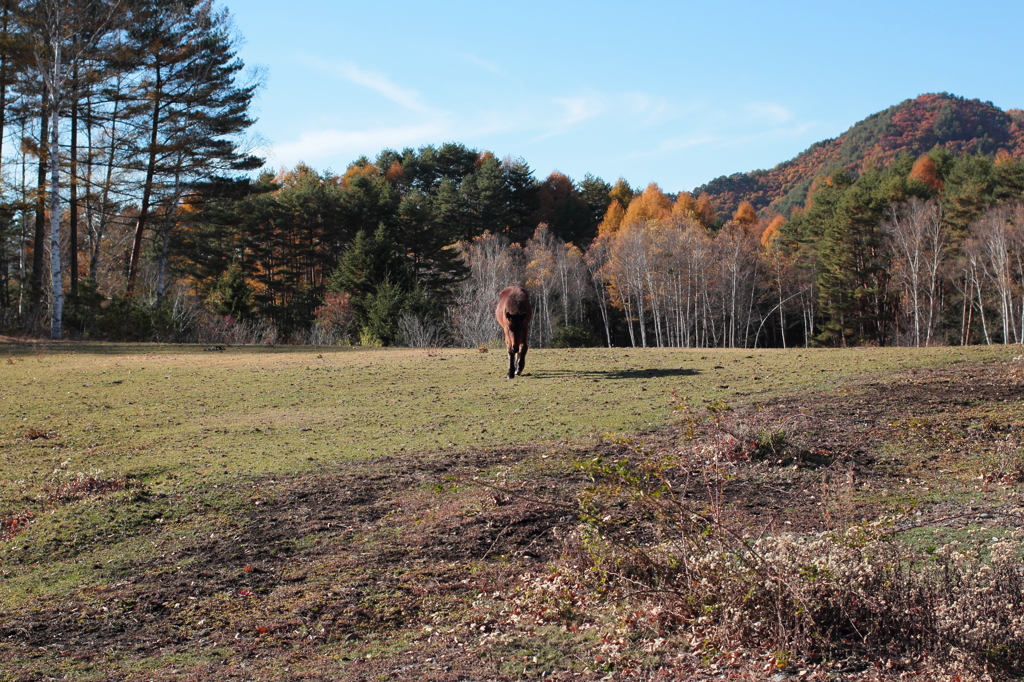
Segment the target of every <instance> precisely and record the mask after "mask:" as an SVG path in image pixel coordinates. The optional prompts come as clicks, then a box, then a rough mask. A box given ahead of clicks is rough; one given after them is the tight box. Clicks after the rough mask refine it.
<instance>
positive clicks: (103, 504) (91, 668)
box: [0, 342, 1021, 680]
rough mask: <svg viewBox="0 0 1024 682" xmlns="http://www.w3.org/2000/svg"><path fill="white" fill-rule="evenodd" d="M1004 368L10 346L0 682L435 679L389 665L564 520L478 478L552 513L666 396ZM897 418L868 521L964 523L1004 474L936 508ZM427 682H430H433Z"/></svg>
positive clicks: (962, 476) (941, 356) (1, 498)
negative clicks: (522, 483) (918, 515)
mask: <svg viewBox="0 0 1024 682" xmlns="http://www.w3.org/2000/svg"><path fill="white" fill-rule="evenodd" d="M1019 355H1020V353H1019V349H1017V348H1014V347H1001V346H1000V347H972V348H934V349H888V348H886V349H849V350H824V349H812V350H808V349H790V350H757V351H750V350H679V349H577V350H546V349H540V350H532V351H530V354H529V357H528V363H527V371H526V375H525V376H523V377H520V378H517V379H515V380H512V381H509V380H507V379H505V378H504V372H505V367H506V365H505V357H504V353H502V352H500V351H493V350H491V351H490V352H480V351H478V350H455V349H441V350H436V349H431V350H409V349H357V348H287V347H285V348H228V349H227V350H225V351H208V350H204V349H202V348H199V347H178V346H160V345H109V344H64V343H61V344H45V343H43V344H19V343H13V342H9V343H0V520H2V522H3V524H4V525H3V527H2V529H0V636H2V638H0V680H29V679H43V678H45V677H47V676H57V677H59V676H62V675H72V676H74V677H77V678H80V679H125V678H127V677H129V676H130V675H135V676H136V678H138V679H181V676H182V675H185V674H188V675H193V676H194V678H195V679H222V678H227V677H231V676H233V675H238V676H242V677H247V678H251V679H268V680H269V679H288V680H290V679H320V678H318V677H316V676H315V675H314V674H313V672H312V671H313V670H330V671H331V672H330V673H329V674H328V673H324V677H323V679H336V678H337V677H338V676H340V677H343V678H347V679H405V678H404V677H403V676H402V674H399V673H396V672H394V671H396V670H399V671H400V670H406V672H407V673H408V677H409V679H424V677H422V675H423V673H422V671H423V670H425V669H427V668H424V667H423V666H425V665H426V663H424V662H423V661H425V660H426V659H423V661H421V663H420V665H419V666H418V667H417V670H418V671H419V672H417V673H416V674H413V672H409V670H407V669H406V668H403V667H402V666H401V665H399V663H398V662H396V661H399V660H400V659H401V658H402V656H404V655H406V649H407V648H408V647H409V646H411V642H414V641H417V642H419V641H421V640H422V641H433V640H431V637H430V633H431V632H432V630H431V628H434V627H441V626H442V625H445V624H447V625H451V623H459V624H460V627H461V626H462V625H466V623H465V621H466V619H467V618H470V616H467V615H466V614H472V613H475V611H474V610H473V609H478V608H480V606H479V603H478V602H479V601H480V595H482V594H484V592H483V591H482V589H483V588H481V587H480V586H479V585H478V583H479V584H481V585H482V584H484V583H486V584H488V585H490V586H491V587H493V588H494V590H495V593H497V592H499V591H501V590H505V589H512V587H510V584H509V581H513V578H512V577H510V576H521V575H522V574H523V572H524V571H526V572H529V571H532V570H536V569H534V568H530V566H532V565H533V564H532V563H530V562H531V561H533V562H534V563H536V561H541V563H543V562H542V560H545V561H546V560H547V559H548V558H550V556H551V555H550V554H545V553H544V552H542V551H541V550H540V549H538V548H536V547H535V548H534V549H533V550H529V549H523V547H527V548H528V547H530V546H531V545H530V543H531V542H534V540H529V541H527V539H526V538H527V535H522V537H521V538H519V539H518V540H517V539H516V538H517V537H518V536H516V532H517V531H516V529H517V528H519V527H520V526H522V527H523V528H524V529H525V528H526V527H527V526H529V523H531V521H530V520H531V519H533V521H537V519H542V520H543V519H548V518H549V517H551V518H554V517H553V516H551V514H553V513H554V512H549V511H538V510H537V509H535V508H534V507H529V505H525V506H524V505H521V504H520V503H519V502H516V503H506V502H503V501H501V500H499V499H498V498H495V497H494V495H493V493H491V492H488V491H487V490H486V489H483V488H473V487H472V486H468V487H467V486H466V485H465V483H464V482H465V481H466V480H468V479H469V478H471V477H472V476H474V475H486V476H491V477H492V478H496V477H498V476H504V477H505V478H506V479H507V478H508V477H510V476H511V477H513V478H516V479H517V480H527V479H529V480H530V481H531V483H530V485H532V486H534V487H535V488H536V491H535V492H537V493H538V494H543V493H544V491H545V490H548V491H553V490H555V489H557V488H558V486H559V485H561V483H560V482H561V481H563V480H568V479H570V478H571V477H572V476H573V475H574V474H572V473H571V472H572V467H571V463H572V461H574V460H577V459H579V458H581V457H584V456H586V454H587V452H589V451H590V450H591V449H594V448H599V447H600V443H601V441H602V438H603V437H604V436H605V435H607V434H610V433H618V434H636V433H641V432H646V433H651V434H657V433H660V432H661V430H663V429H664V428H665V427H666V426H667V425H669V424H671V422H672V421H673V419H674V415H673V405H674V404H676V403H675V402H674V396H675V397H677V398H678V399H679V400H682V401H684V402H687V403H691V404H701V403H702V402H703V401H713V400H721V401H724V402H726V403H728V404H730V405H736V406H747V407H748V408H749V407H750V406H758V405H767V404H770V403H772V402H773V401H775V402H779V401H782V402H783V403H786V404H787V405H796V404H797V403H799V401H800V400H802V399H803V400H808V401H809V402H808V405H809V407H811V408H816V409H821V408H822V407H824V406H827V403H828V401H829V400H831V399H832V397H835V398H836V399H837V400H839V396H843V395H852V394H858V392H862V391H863V387H864V386H866V385H869V384H870V385H876V386H877V385H880V384H881V385H884V384H886V382H890V381H895V379H893V378H894V377H903V379H900V381H903V380H905V379H906V378H907V377H913V376H915V373H917V372H922V373H927V372H929V371H933V370H937V369H941V370H942V371H946V370H949V369H950V368H955V367H965V368H973V367H984V366H990V365H994V364H995V363H1007V362H1011V361H1013V359H1014V358H1015V357H1017V356H1019ZM954 390H955V389H954ZM940 394H941V391H940ZM879 395H882V396H884V395H885V393H884V391H883V392H882V393H880V394H879ZM929 395H931V394H929ZM786 401H789V402H786ZM993 401H994V402H993ZM1006 401H1007V398H1005V397H1003V398H992V399H991V401H979V402H977V404H967V403H964V405H963V406H962V410H967V411H969V412H970V413H969V414H967V412H964V413H963V414H961V415H960V416H961V417H962V418H963V420H966V421H964V422H963V424H964V426H963V428H964V429H969V428H974V427H973V426H971V425H972V424H985V423H989V422H992V421H993V420H995V421H996V422H1000V423H1008V424H1011V426H1012V424H1014V423H1016V422H1015V420H1017V421H1019V416H1015V415H1019V414H1020V408H1021V401H1020V400H1017V399H1011V400H1010V401H1009V402H1006ZM875 402H878V401H875ZM870 403H871V400H867V401H866V404H865V405H864V406H861V407H858V408H856V410H852V411H851V414H854V413H859V411H864V410H866V409H869V408H870V407H871V404H870ZM780 404H782V403H780ZM894 404H895V403H894ZM919 408H921V409H919ZM758 409H760V408H758ZM794 409H795V408H794ZM890 411H891V412H892V413H891V414H887V415H886V420H885V425H886V428H887V429H889V431H887V433H888V436H887V437H886V438H887V439H888V440H886V441H885V442H881V441H880V442H879V443H877V444H876V445H874V446H872V447H873V448H874V454H873V456H875V457H877V459H878V463H879V464H878V466H879V468H880V469H879V470H882V469H884V468H885V467H889V468H890V469H891V471H892V472H895V473H894V474H893V477H890V478H892V480H888V479H887V480H888V482H886V483H885V484H884V485H881V484H879V485H877V486H875V487H874V488H872V489H870V490H868V489H865V490H864V491H863V492H861V493H858V494H859V495H860V498H861V500H862V501H864V500H867V501H869V502H870V503H871V504H877V505H879V506H880V507H881V506H885V505H887V504H889V503H892V504H896V503H899V504H903V505H906V504H919V503H921V501H923V500H929V499H931V500H932V501H933V502H942V499H944V496H947V497H949V498H950V499H953V497H955V496H957V495H958V496H959V497H956V499H968V498H969V495H970V494H971V493H972V491H973V490H974V486H973V484H970V485H969V484H968V483H967V482H966V481H967V479H971V480H973V479H974V478H975V477H976V476H978V475H979V472H981V475H982V476H984V475H985V474H984V472H983V471H982V470H983V469H984V467H986V466H989V465H993V466H995V465H997V464H998V463H995V464H993V463H992V462H990V461H988V460H985V459H984V458H981V456H980V455H979V459H976V460H965V459H961V460H958V461H950V462H947V464H946V468H944V469H943V470H942V475H943V476H946V475H947V472H949V474H948V476H947V478H949V477H955V479H956V480H957V481H960V482H961V483H962V485H960V484H958V485H960V488H958V489H957V490H958V492H957V491H952V489H950V490H949V491H947V492H946V493H941V492H936V490H937V488H936V483H935V481H934V480H933V479H935V477H936V476H938V473H937V472H938V469H937V468H936V466H935V462H936V461H940V460H938V459H936V458H939V456H940V455H938V454H935V452H944V451H945V450H943V448H945V447H946V445H942V444H939V445H937V444H936V443H937V442H938V441H937V440H936V438H938V437H939V436H938V435H937V434H939V433H940V431H941V429H946V431H941V433H942V434H946V435H948V433H947V432H948V431H949V429H947V427H946V426H945V422H942V423H941V424H940V422H939V421H937V420H936V419H935V418H933V417H928V416H927V415H925V414H924V413H925V412H927V409H923V406H921V405H915V404H905V405H903V409H899V410H897V409H896V408H895V407H893V408H891V410H890ZM965 415H966V416H965ZM851 419H852V418H851ZM986 420H988V422H986ZM819 421H820V420H819ZM853 421H855V420H852V421H851V423H853ZM876 421H877V420H876ZM822 426H823V424H821V423H818V424H817V428H819V429H821V428H822ZM940 426H941V428H940ZM950 428H951V427H950ZM958 428H959V427H958ZM978 428H981V427H978ZM1008 428H1010V427H1008ZM823 431H827V428H826V429H823ZM949 433H951V432H949ZM958 433H959V432H958ZM964 433H965V434H966V435H958V436H956V437H957V438H960V441H958V442H961V445H963V443H969V442H970V434H969V433H968V432H967V431H965V432H964ZM822 437H823V438H827V434H824V435H823V436H822ZM942 437H946V436H942ZM950 438H952V436H950ZM908 443H913V444H914V445H913V448H912V449H908V448H907V447H906V446H907V444H908ZM942 443H945V441H942ZM940 445H941V447H940ZM910 450H912V452H911V451H910ZM933 451H934V452H933ZM994 452H995V450H991V449H990V450H987V451H986V452H985V453H984V455H985V457H988V458H991V457H996V456H997V455H996V454H993V453H994ZM908 472H910V473H909V474H908ZM897 475H898V476H899V477H901V478H899V479H898V480H899V481H902V480H903V477H906V476H907V475H911V476H912V477H913V480H912V479H911V478H906V481H907V484H906V485H905V486H903V484H900V485H895V484H893V482H892V481H895V480H897V479H896V478H894V477H895V476H897ZM950 480H952V478H950ZM460 481H461V482H460ZM901 486H902V487H901ZM947 493H948V494H947ZM965 496H966V497H965ZM524 504H525V503H524ZM559 513H564V512H559ZM502 515H504V516H502ZM517 515H518V516H517ZM566 518H567V517H566ZM453 519H454V520H455V521H453ZM485 519H486V523H485V522H484V520H485ZM546 522H547V521H545V523H546ZM480 524H484V525H480ZM501 524H506V525H504V526H501ZM499 526H501V527H502V528H504V529H505V530H501V532H497V531H494V532H492V529H494V528H498V527H499ZM485 531H486V532H485ZM488 533H490V534H488ZM524 533H525V530H524ZM520 540H522V542H520ZM513 541H515V542H513ZM473 543H476V544H473ZM509 543H512V544H509ZM515 543H519V544H515ZM517 548H518V549H517ZM534 550H536V551H534ZM552 551H554V550H552ZM516 552H519V553H518V554H517V553H516ZM535 555H536V556H535ZM382 557H393V558H394V561H393V562H392V560H391V559H387V560H385V559H384V558H382ZM524 557H525V558H524ZM389 562H391V563H389ZM495 562H497V563H495ZM521 562H526V563H525V564H522V563H521ZM524 566H525V568H524ZM197 583H198V586H197ZM429 584H437V585H438V586H439V587H438V590H437V591H435V592H436V593H435V592H432V591H431V589H430V588H429ZM371 585H372V586H373V587H372V589H371V587H369V586H371ZM424 585H427V587H424ZM460 585H462V586H467V585H472V586H473V587H465V588H464V589H463V588H459V586H460ZM440 586H446V587H445V588H444V589H441V587H440ZM516 589H518V588H516ZM315 595H319V597H315ZM346 595H348V596H346ZM352 595H356V596H352ZM412 595H415V598H414V596H412ZM317 599H319V601H317ZM313 602H316V604H313ZM321 602H324V603H330V604H334V605H335V606H334V607H332V608H335V611H332V612H331V614H333V615H330V614H328V615H330V618H328V616H327V615H324V614H325V612H324V606H323V603H321ZM328 611H329V609H328ZM352 614H366V615H365V618H364V620H365V621H366V622H363V620H359V619H358V618H356V619H355V620H352V619H353V618H355V616H353V615H352ZM453 614H460V615H453ZM472 617H474V618H475V617H477V616H472ZM360 618H363V616H360ZM331 619H333V620H331ZM346 619H348V620H346ZM446 619H447V620H446ZM4 620H7V621H8V622H9V623H16V624H17V626H16V627H15V626H14V625H11V626H8V627H6V629H5V626H4V625H3V621H4ZM328 621H329V622H330V623H332V624H333V625H325V623H328ZM350 621H351V622H350ZM46 622H49V623H52V624H51V625H45V626H40V627H41V628H42V629H40V630H39V632H37V633H36V634H35V635H32V634H26V633H32V632H35V631H34V630H33V629H32V628H33V627H34V626H33V625H32V624H33V623H36V624H38V623H46ZM474 622H475V621H474ZM133 623H134V625H133ZM318 624H319V625H318ZM339 624H340V625H339ZM452 627H454V626H452ZM474 627H478V625H475V626H474ZM481 627H482V626H481ZM332 628H333V632H334V633H335V634H333V635H332V634H331V633H332ZM424 628H426V630H424ZM453 631H454V630H453ZM139 632H144V633H145V636H144V637H143V635H141V634H138V633H139ZM425 632H426V633H427V634H424V633H425ZM133 633H135V634H133ZM295 633H301V636H300V635H297V634H295ZM286 634H287V636H286ZM133 637H134V639H133ZM140 637H141V638H142V639H141V640H140V639H139V638H140ZM424 638H425V639H424ZM581 638H582V639H580V640H579V641H578V642H576V643H575V644H572V645H571V646H583V644H581V643H580V642H583V643H585V642H586V637H582V635H581ZM143 640H144V641H143ZM51 641H52V645H51V646H50V648H47V647H48V644H47V642H51ZM296 641H302V642H305V644H304V645H303V647H305V648H303V647H300V646H299V645H297V644H296V643H295V642H296ZM240 642H247V643H246V644H245V645H244V646H242V644H240ZM517 642H518V643H515V642H512V641H511V640H509V641H506V642H505V643H504V644H503V645H502V647H504V649H502V648H501V647H499V649H500V650H501V651H504V652H505V653H504V654H502V655H500V656H499V655H498V654H497V653H494V651H497V650H493V651H492V652H491V654H489V655H493V656H496V657H497V658H496V659H495V660H498V659H500V660H501V661H505V660H506V659H508V660H513V659H514V660H515V661H517V663H516V665H505V663H503V662H502V663H500V664H499V663H495V667H493V668H488V670H489V671H490V672H489V673H488V674H490V675H492V676H498V677H499V678H508V679H514V678H524V679H529V678H531V677H532V676H533V675H534V674H536V673H538V672H540V671H541V668H543V667H544V665H545V661H547V663H549V664H551V665H552V666H553V665H554V663H552V661H553V660H554V659H555V658H557V652H556V651H554V650H545V651H547V653H546V654H542V655H541V656H540V662H539V663H537V660H533V662H532V663H531V662H530V661H529V660H527V661H526V662H527V663H528V665H519V662H521V661H519V659H520V658H524V660H525V659H530V658H532V659H537V655H536V652H537V651H540V650H541V649H538V645H537V642H536V640H534V641H533V643H531V642H530V641H529V640H528V639H526V640H522V641H519V640H517ZM566 646H570V645H569V644H566ZM261 647H263V648H262V649H261ZM310 647H312V648H313V649H312V650H311V649H310ZM261 651H262V652H263V653H262V654H261V653H260V652H261ZM531 651H532V652H534V653H529V655H528V656H527V655H526V654H525V653H524V652H531ZM297 652H298V653H297ZM261 656H262V657H261ZM367 656H370V657H376V658H373V659H372V660H374V661H377V660H387V661H390V663H389V664H388V665H387V666H385V667H384V668H373V667H372V666H371V667H368V664H367V663H366V660H367V658H366V657H367ZM545 656H547V658H546V659H545ZM431 660H433V659H431ZM289 661H291V663H289ZM303 661H305V663H303ZM357 663H358V665H357ZM534 663H536V665H537V666H540V667H536V666H534V667H531V666H533V664H534ZM382 665H383V664H382ZM570 667H571V666H570ZM430 669H433V668H430ZM568 669H569V668H567V670H568ZM436 670H437V674H436V675H427V678H430V679H449V677H445V675H448V674H449V673H451V668H450V666H449V669H448V670H447V671H446V670H445V669H444V666H439V667H437V668H436ZM579 670H584V671H586V672H587V673H588V674H595V675H596V674H597V673H599V672H600V666H599V665H597V666H595V664H593V663H592V662H591V663H588V664H587V665H583V666H582V668H579V669H578V670H577V672H579ZM382 671H383V672H382ZM531 671H532V672H531ZM403 674H405V673H403ZM452 674H454V673H452ZM566 674H569V673H566ZM574 674H575V673H574ZM417 675H419V677H418V676H417ZM450 679H456V677H450ZM808 679H810V678H808ZM822 679H824V678H822Z"/></svg>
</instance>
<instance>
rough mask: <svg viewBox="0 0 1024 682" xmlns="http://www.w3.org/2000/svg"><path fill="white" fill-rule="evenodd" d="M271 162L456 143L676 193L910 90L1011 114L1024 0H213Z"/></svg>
mask: <svg viewBox="0 0 1024 682" xmlns="http://www.w3.org/2000/svg"><path fill="white" fill-rule="evenodd" d="M222 5H224V6H227V7H228V9H229V10H230V11H231V13H232V15H233V17H234V20H235V23H236V26H237V28H238V29H239V32H240V33H241V34H242V36H243V37H244V44H243V47H242V49H241V50H240V55H241V57H242V58H243V60H244V61H245V62H246V64H247V65H252V66H256V65H258V66H261V67H263V68H265V70H266V88H265V89H264V90H263V91H262V93H261V94H260V97H259V100H258V102H257V106H256V109H257V112H256V113H257V116H258V117H259V122H258V123H257V125H256V132H257V133H258V134H259V135H261V136H262V137H263V138H264V139H265V140H266V142H267V148H266V153H267V155H268V166H270V167H272V168H275V169H276V168H280V167H291V166H293V165H294V164H295V163H296V162H298V161H300V160H301V161H305V162H306V163H308V164H310V165H312V166H313V167H315V168H317V169H320V170H325V169H332V170H334V171H336V172H340V171H343V170H344V169H345V167H346V166H347V165H348V164H349V163H351V162H352V161H353V160H354V159H356V158H357V157H359V156H360V155H364V154H365V155H367V156H370V157H371V158H372V157H373V156H375V155H376V154H377V152H379V151H380V150H381V149H383V148H385V147H391V148H394V149H402V148H404V147H419V146H422V145H425V144H441V143H444V142H462V143H464V144H466V145H468V146H471V147H475V148H478V149H487V150H490V151H493V152H494V153H495V154H496V155H498V156H499V157H504V156H513V157H522V158H524V159H525V160H526V161H527V162H528V163H529V164H530V166H531V167H532V168H533V169H534V171H535V173H536V175H537V177H538V178H543V177H545V176H547V174H548V173H550V172H551V171H553V170H560V171H562V172H564V173H566V174H568V175H569V176H570V177H572V178H574V179H581V178H582V177H583V175H584V174H585V173H588V172H589V173H593V174H594V175H598V176H601V177H603V178H604V179H605V180H608V181H614V180H615V179H616V178H618V177H619V176H622V177H625V178H626V179H627V180H628V181H629V182H630V184H632V185H634V186H643V185H646V184H647V183H648V182H657V183H659V184H660V185H661V186H662V188H663V189H665V190H666V191H670V192H675V191H679V190H690V189H692V188H693V187H695V186H698V185H701V184H703V183H704V182H707V181H708V180H711V179H712V178H715V177H717V176H719V175H728V174H731V173H735V172H740V171H749V170H753V169H756V168H771V167H772V166H774V165H776V164H777V163H780V162H782V161H785V160H788V159H790V158H792V157H793V156H795V155H796V154H798V153H799V152H801V151H803V150H804V149H806V148H807V147H808V146H810V145H811V144H813V143H814V142H816V141H818V140H821V139H824V138H829V137H836V136H838V135H840V134H842V133H843V131H845V130H846V129H847V128H849V127H850V126H851V125H853V124H854V123H856V122H857V121H859V120H861V119H863V118H864V117H866V116H868V115H870V114H872V113H874V112H876V111H879V110H881V109H884V108H886V107H888V106H890V105H893V104H897V103H899V102H901V101H902V100H904V99H907V98H912V97H916V96H917V95H919V94H922V93H926V92H943V91H944V92H951V93H954V94H957V95H961V96H964V97H972V98H973V97H976V98H979V99H982V100H991V101H992V102H993V103H994V104H996V105H997V106H999V107H1002V108H1004V109H1008V108H1014V107H1016V108H1024V51H1022V50H1021V49H1020V42H1019V32H1020V27H1021V26H1024V2H1020V1H1019V0H1016V1H1014V2H1010V1H1007V2H984V0H982V1H981V2H978V3H971V4H968V3H965V2H918V1H916V0H915V1H900V0H889V1H888V2H875V1H873V0H872V1H868V2H856V3H829V2H820V0H819V1H817V2H738V1H737V2H731V1H724V2H722V1H718V2H701V3H696V2H674V3H673V2H644V1H640V2H636V1H634V2H630V3H625V2H620V3H610V2H596V1H591V2H558V1H557V0H550V1H548V2H533V1H532V0H527V1H519V2H516V3H486V2H445V1H443V0H438V1H437V2H430V3H428V2H405V1H392V2H387V3H382V2H361V3H338V2H329V1H327V0H293V1H292V2H291V3H289V4H282V3H280V2H270V0H222Z"/></svg>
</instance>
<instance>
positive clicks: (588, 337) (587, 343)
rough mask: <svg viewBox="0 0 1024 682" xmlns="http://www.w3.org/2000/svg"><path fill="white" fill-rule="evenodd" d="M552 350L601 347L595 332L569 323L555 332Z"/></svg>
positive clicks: (552, 339) (552, 338)
mask: <svg viewBox="0 0 1024 682" xmlns="http://www.w3.org/2000/svg"><path fill="white" fill-rule="evenodd" d="M550 345H551V347H552V348H591V347H593V346H597V345H599V344H598V342H597V340H596V339H595V338H594V334H593V332H591V331H590V330H589V329H587V328H586V327H584V326H583V325H581V324H575V323H569V324H565V325H562V326H561V327H559V328H558V329H556V330H555V333H554V335H553V336H552V337H551V344H550Z"/></svg>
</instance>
